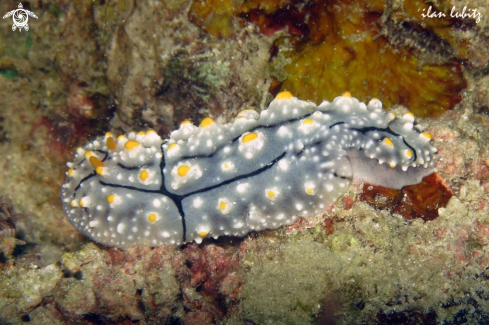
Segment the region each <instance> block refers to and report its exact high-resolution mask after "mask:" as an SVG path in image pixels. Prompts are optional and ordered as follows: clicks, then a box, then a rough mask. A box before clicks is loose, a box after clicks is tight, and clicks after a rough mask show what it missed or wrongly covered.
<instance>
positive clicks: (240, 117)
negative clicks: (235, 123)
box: [236, 116, 244, 120]
mask: <svg viewBox="0 0 489 325" xmlns="http://www.w3.org/2000/svg"><path fill="white" fill-rule="evenodd" d="M242 118H244V116H238V117H236V119H237V120H240V119H242Z"/></svg>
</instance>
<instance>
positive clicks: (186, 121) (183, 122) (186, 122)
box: [180, 120, 192, 125]
mask: <svg viewBox="0 0 489 325" xmlns="http://www.w3.org/2000/svg"><path fill="white" fill-rule="evenodd" d="M185 124H192V122H190V121H189V120H185V121H182V123H180V125H185Z"/></svg>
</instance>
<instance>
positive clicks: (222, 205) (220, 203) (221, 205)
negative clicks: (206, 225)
mask: <svg viewBox="0 0 489 325" xmlns="http://www.w3.org/2000/svg"><path fill="white" fill-rule="evenodd" d="M219 209H221V210H223V211H224V210H226V202H224V201H221V202H219Z"/></svg>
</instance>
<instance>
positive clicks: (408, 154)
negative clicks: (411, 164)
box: [406, 149, 413, 158]
mask: <svg viewBox="0 0 489 325" xmlns="http://www.w3.org/2000/svg"><path fill="white" fill-rule="evenodd" d="M406 156H408V157H409V158H411V157H412V156H413V152H412V151H411V150H409V149H406Z"/></svg>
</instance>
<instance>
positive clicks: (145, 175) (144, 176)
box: [139, 169, 149, 181]
mask: <svg viewBox="0 0 489 325" xmlns="http://www.w3.org/2000/svg"><path fill="white" fill-rule="evenodd" d="M148 177H149V174H148V171H147V170H145V169H143V170H142V171H141V172H140V173H139V179H140V180H142V181H145V180H146V179H148Z"/></svg>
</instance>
